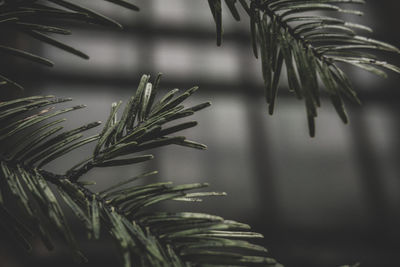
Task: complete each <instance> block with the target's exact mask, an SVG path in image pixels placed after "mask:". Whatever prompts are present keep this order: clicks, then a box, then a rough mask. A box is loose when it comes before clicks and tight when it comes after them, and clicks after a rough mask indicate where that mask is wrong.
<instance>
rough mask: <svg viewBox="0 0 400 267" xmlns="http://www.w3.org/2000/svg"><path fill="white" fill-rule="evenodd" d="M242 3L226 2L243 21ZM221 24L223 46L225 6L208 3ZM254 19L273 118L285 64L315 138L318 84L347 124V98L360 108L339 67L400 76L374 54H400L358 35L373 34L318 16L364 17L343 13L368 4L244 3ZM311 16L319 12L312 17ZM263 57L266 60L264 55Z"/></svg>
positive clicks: (313, 0)
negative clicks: (222, 22) (338, 14)
mask: <svg viewBox="0 0 400 267" xmlns="http://www.w3.org/2000/svg"><path fill="white" fill-rule="evenodd" d="M236 2H237V1H236V0H234V1H226V4H227V6H228V9H229V10H230V11H231V13H232V15H233V17H234V18H235V19H236V20H239V16H238V12H237V9H236V4H237V3H236ZM209 3H210V7H211V12H212V14H213V17H214V20H215V22H216V24H217V43H218V45H220V44H221V43H220V40H222V37H221V35H222V26H221V15H222V9H221V7H220V3H221V1H220V0H219V1H217V0H209ZM239 3H240V5H241V6H242V8H243V9H244V10H245V11H246V13H247V15H248V16H249V17H250V31H251V40H252V46H253V52H254V55H255V57H256V58H258V57H259V56H260V57H261V66H262V75H263V79H264V85H265V97H266V102H267V104H268V105H269V113H270V114H271V115H272V114H273V112H274V107H275V99H276V95H277V90H278V85H279V79H280V75H281V72H282V67H283V63H285V64H284V65H285V66H286V71H287V77H288V84H289V89H290V91H291V92H293V93H294V94H295V95H296V97H297V98H299V99H304V102H305V105H306V111H307V118H308V124H309V129H310V135H311V136H314V135H315V122H314V120H315V118H316V117H317V108H318V107H320V105H321V102H320V96H319V83H320V82H319V81H321V82H322V84H323V85H324V88H325V90H326V92H327V94H328V96H329V97H330V99H331V102H332V104H333V106H334V108H335V109H336V111H337V113H338V114H339V116H340V118H341V119H342V121H343V122H344V123H347V122H348V118H347V115H346V112H345V109H344V103H343V96H347V97H348V98H349V99H350V100H352V101H354V102H356V103H360V100H359V99H358V97H357V95H356V93H355V92H354V90H353V87H352V85H351V83H350V81H349V79H348V78H347V75H346V74H345V73H344V72H343V71H342V70H341V69H340V67H339V66H338V65H337V63H347V64H351V65H353V66H356V67H358V68H361V69H364V70H367V71H369V72H372V73H374V74H376V75H379V76H383V77H386V73H385V72H384V70H382V68H383V69H388V70H391V71H394V72H397V73H400V68H399V67H397V66H394V65H392V64H389V63H387V62H384V61H382V60H379V59H378V58H377V57H376V56H375V55H374V54H371V52H377V51H386V52H392V53H396V54H398V53H399V52H400V50H399V49H398V48H396V47H394V46H392V45H390V44H387V43H385V42H381V41H377V40H374V39H371V38H367V37H364V36H361V35H359V33H358V32H371V31H372V30H371V29H370V28H369V27H367V26H364V25H360V24H356V23H350V22H346V21H344V20H341V19H338V18H335V17H331V16H322V15H319V14H314V13H315V12H327V13H328V14H331V13H332V12H336V13H346V14H354V15H358V16H360V15H362V12H360V11H357V10H348V9H344V8H343V7H342V6H345V5H347V4H364V3H365V1H364V0H304V1H298V0H240V1H239ZM310 12H314V13H311V14H310ZM259 53H260V54H261V55H259Z"/></svg>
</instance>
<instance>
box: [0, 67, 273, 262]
mask: <svg viewBox="0 0 400 267" xmlns="http://www.w3.org/2000/svg"><path fill="white" fill-rule="evenodd" d="M149 79H150V77H149V76H148V75H143V77H142V79H141V81H140V84H139V86H138V88H137V90H136V93H135V94H134V95H133V96H132V97H131V98H130V99H129V101H128V103H127V104H126V106H125V108H124V110H123V111H122V115H121V117H120V118H118V114H120V113H119V112H118V111H119V109H120V107H121V102H118V103H113V104H112V107H111V111H110V115H109V118H108V119H107V121H106V123H105V125H104V128H103V130H101V131H100V132H99V133H98V134H96V135H93V136H89V137H84V135H83V133H84V132H86V131H87V130H89V129H92V128H96V127H98V126H99V125H100V122H93V123H89V124H86V125H83V126H81V127H78V128H76V129H72V130H69V131H64V132H61V133H58V132H60V131H61V130H62V126H60V125H59V124H61V123H62V122H63V121H64V119H54V117H56V116H58V115H61V114H64V113H66V112H71V111H75V110H78V109H80V108H83V107H84V106H82V105H79V106H75V107H72V108H66V109H63V110H56V111H54V109H55V108H54V107H49V106H53V105H56V104H58V103H60V102H65V101H70V99H57V98H54V97H53V96H34V97H27V98H21V99H16V100H12V101H8V102H3V103H0V126H1V130H0V145H1V146H2V147H4V148H5V149H4V150H3V151H2V152H1V153H0V154H1V155H0V156H1V158H0V212H1V214H2V215H4V216H2V219H1V221H0V222H1V226H2V227H3V228H4V229H5V230H7V231H11V232H13V233H15V237H16V239H17V240H18V241H20V243H21V244H22V246H23V247H25V248H26V249H28V250H30V248H31V245H30V242H29V241H30V239H31V238H32V236H33V235H36V234H37V235H39V236H40V237H41V239H42V241H43V243H44V244H45V245H46V247H47V248H48V249H50V250H51V249H53V247H54V245H53V242H52V237H53V236H54V234H55V233H53V231H51V227H47V226H48V225H51V226H52V227H53V228H54V229H56V233H58V235H60V236H61V237H63V239H64V240H65V242H66V243H67V244H68V245H69V246H70V247H71V251H72V253H73V255H74V258H75V259H76V260H77V261H79V262H85V261H87V259H86V258H85V256H84V255H83V253H82V252H81V251H80V249H79V244H78V243H77V241H76V240H75V235H74V233H73V232H72V230H71V228H70V226H69V223H68V218H66V216H65V215H64V210H63V208H61V207H62V205H61V203H65V204H66V206H67V207H68V208H69V209H71V210H72V212H73V214H74V215H75V216H76V218H77V219H78V220H79V221H80V223H81V224H82V227H84V228H85V229H86V233H87V237H88V238H89V239H94V240H97V239H100V238H101V237H102V236H103V235H104V234H105V233H106V232H108V233H109V234H110V235H111V236H112V238H113V239H114V241H115V243H116V245H117V247H118V249H119V258H120V261H121V264H122V266H126V267H129V266H191V265H205V264H212V265H219V266H232V265H244V266H249V265H260V266H280V265H279V264H278V263H277V262H276V261H275V260H274V259H272V258H270V257H268V256H267V254H266V253H267V251H266V249H265V248H263V247H261V246H258V245H255V244H252V243H251V242H249V241H246V239H253V238H262V235H260V234H258V233H253V232H250V231H249V230H250V227H249V226H248V225H246V224H242V223H238V222H235V221H230V220H224V219H223V218H221V217H218V216H213V215H208V214H201V213H190V212H175V213H174V212H166V211H162V212H151V213H148V212H146V208H147V207H149V206H152V205H154V204H157V203H160V202H164V201H167V200H170V201H171V200H172V201H190V202H198V201H201V200H202V198H203V197H209V196H222V195H224V193H219V192H207V191H206V192H205V191H197V190H201V189H203V188H205V187H207V186H208V184H205V183H194V184H186V185H172V183H169V182H160V183H145V184H144V185H134V182H135V181H137V180H138V179H148V178H147V177H149V176H151V175H153V174H155V173H156V172H148V173H144V174H141V175H139V176H136V177H132V178H130V179H127V180H125V181H124V182H122V183H118V184H115V185H113V186H110V187H109V188H106V189H105V190H103V191H101V192H94V191H92V190H91V189H90V188H89V185H85V184H84V183H82V182H80V178H81V177H82V176H84V175H85V174H86V173H87V172H88V171H90V170H91V169H93V168H103V167H112V166H120V165H131V164H135V163H139V162H143V161H147V160H150V159H152V158H153V156H152V155H137V153H138V152H142V151H146V150H148V149H153V148H156V147H160V146H166V145H171V144H176V145H182V146H190V147H193V148H197V149H205V148H206V146H205V145H202V144H199V143H196V142H194V141H188V140H187V139H186V138H185V137H181V136H171V134H175V133H177V132H180V131H182V130H184V129H188V128H191V127H194V126H196V125H197V123H196V122H194V121H193V122H183V123H179V124H175V125H172V126H171V123H173V122H174V121H175V120H177V119H180V118H184V117H187V116H191V115H193V114H194V113H195V112H196V111H199V110H201V109H203V108H206V107H208V106H209V105H210V103H209V102H206V103H203V104H200V105H196V106H193V107H190V108H185V107H184V106H183V104H182V103H183V101H184V100H185V99H186V98H188V97H190V96H191V95H192V94H193V93H194V92H195V91H196V90H197V87H193V88H191V89H188V90H186V91H185V92H183V93H181V94H177V93H178V90H172V91H170V92H169V93H167V94H166V95H165V96H164V97H162V98H160V99H158V98H157V97H156V94H157V91H158V84H159V80H160V75H159V76H158V77H157V78H156V82H155V83H154V85H153V83H151V82H150V80H149ZM32 113H33V115H31V114H32ZM166 123H168V126H165V124H166ZM57 133H58V134H57ZM17 134H18V135H19V138H18V137H16V135H17ZM91 142H95V144H96V145H95V147H94V150H93V155H92V156H91V157H90V158H88V159H85V160H83V161H81V162H80V163H77V164H76V165H75V166H73V167H72V168H70V169H69V170H68V171H67V172H66V173H64V174H56V173H52V172H49V171H47V170H46V169H45V166H46V165H47V164H48V163H51V162H53V161H54V160H56V159H60V158H62V157H63V156H64V155H66V154H67V153H69V152H71V151H74V150H75V149H77V148H79V147H81V146H84V145H86V144H88V143H91ZM51 184H52V185H54V186H55V188H56V190H54V189H53V187H51V186H50V185H51ZM193 190H196V191H197V192H192V191H193ZM10 201H16V202H17V204H18V209H16V210H13V211H12V212H11V211H10V209H9V206H10Z"/></svg>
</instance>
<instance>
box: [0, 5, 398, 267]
mask: <svg viewBox="0 0 400 267" xmlns="http://www.w3.org/2000/svg"><path fill="white" fill-rule="evenodd" d="M83 2H84V3H85V4H86V5H87V6H91V7H93V8H94V9H96V10H97V11H101V12H103V13H105V14H107V15H109V16H110V17H113V18H115V19H117V20H118V21H120V22H121V23H122V24H123V25H124V26H125V30H124V31H115V30H114V29H108V28H100V27H93V26H85V25H84V26H82V25H79V27H74V26H73V27H71V29H72V30H73V35H72V37H66V38H65V39H61V40H64V41H65V42H67V43H68V44H71V45H73V46H75V47H77V48H79V49H81V50H82V51H84V52H86V53H88V54H89V55H90V57H91V60H89V61H84V60H82V59H79V58H76V57H74V56H71V55H69V54H67V53H65V52H63V51H60V50H58V49H56V48H53V47H50V46H48V45H44V44H41V43H39V42H36V41H33V40H31V39H29V38H27V37H25V36H22V35H21V36H16V37H14V36H12V37H4V40H5V41H7V42H13V43H16V45H17V47H19V48H25V49H27V50H29V51H32V52H37V53H40V54H41V55H43V56H45V57H48V58H50V59H52V60H53V61H54V62H55V63H56V67H55V68H54V69H51V70H49V69H46V68H42V67H39V66H37V65H35V64H30V63H29V62H26V61H23V60H15V59H14V58H5V59H3V60H2V62H1V63H0V70H1V72H2V73H6V74H8V75H9V76H10V77H12V78H14V79H15V80H17V81H19V82H20V83H22V84H23V85H24V86H25V88H26V89H25V92H24V93H17V92H10V91H7V92H6V94H8V96H9V97H16V96H21V95H35V94H55V95H57V96H59V97H64V96H65V97H72V98H73V99H74V103H73V104H81V103H83V104H86V105H87V106H88V108H86V110H84V111H82V112H81V111H78V112H79V113H78V112H77V113H71V114H69V115H66V116H65V117H67V118H69V122H68V124H67V126H68V127H71V128H72V127H76V126H79V125H81V124H82V123H85V122H90V121H97V120H103V121H104V120H105V119H106V118H107V115H108V112H109V107H110V104H111V102H113V101H118V100H126V99H127V98H128V97H129V96H130V95H131V94H133V92H134V90H135V88H136V86H137V84H138V81H139V79H140V76H141V74H144V73H146V74H151V75H152V76H153V77H155V75H156V74H157V72H162V73H163V74H164V76H163V79H162V83H161V87H162V88H165V89H172V88H181V89H188V88H190V87H192V86H193V85H199V86H200V90H199V91H198V93H196V95H195V96H194V97H192V98H191V99H189V101H188V104H197V103H200V102H204V101H212V103H213V105H212V107H211V108H208V109H207V110H204V111H201V112H199V113H198V114H196V115H195V118H194V119H196V120H197V121H198V122H199V126H198V127H196V128H194V129H191V130H186V131H185V132H184V134H185V135H186V136H187V137H189V138H190V139H192V140H196V141H199V142H202V143H205V144H207V145H208V147H209V149H208V150H207V151H196V150H192V149H188V148H182V147H166V148H163V149H158V150H156V151H154V153H155V156H156V159H155V160H153V161H152V162H151V163H149V164H142V165H136V166H133V167H130V168H127V167H124V168H112V169H102V170H99V171H94V172H91V173H89V175H88V177H87V179H88V180H91V179H95V180H96V181H97V182H98V185H97V186H98V188H104V187H105V186H107V185H108V184H110V182H112V183H114V182H115V181H117V180H118V179H123V178H128V177H130V176H132V175H133V174H137V173H141V172H143V171H144V170H153V169H154V170H159V172H160V174H159V175H158V176H157V177H155V178H153V181H154V180H157V179H158V180H171V181H173V182H175V183H191V182H209V183H210V184H211V189H212V190H214V191H225V192H227V193H228V196H227V197H224V198H213V199H209V200H206V201H204V202H203V203H201V204H195V205H193V204H190V205H189V204H180V205H177V204H174V203H170V204H165V205H164V206H163V207H162V208H168V209H179V210H181V209H182V210H183V209H184V210H197V211H204V212H209V213H213V214H218V215H221V216H224V217H226V218H229V219H234V220H239V221H242V222H246V223H249V224H250V225H252V226H253V229H254V230H255V231H258V232H261V233H262V234H264V236H265V239H264V240H262V241H261V243H262V244H263V245H264V246H266V247H267V248H268V249H269V251H270V252H271V256H273V257H275V258H276V259H278V260H279V261H280V262H281V263H283V264H284V265H286V266H308V267H317V266H318V267H320V266H339V265H342V264H351V263H355V262H360V263H362V265H361V266H363V267H364V266H365V267H369V266H400V259H399V253H400V227H399V226H400V205H399V204H400V175H399V174H400V119H399V118H400V106H399V100H400V88H399V86H398V84H399V83H400V76H399V75H396V74H393V73H389V78H388V79H386V80H384V79H381V78H379V77H375V76H373V75H370V74H369V73H367V72H362V71H358V70H355V69H353V68H349V69H347V71H348V72H349V76H351V77H352V78H353V81H354V85H355V87H356V89H357V91H358V93H359V96H360V98H361V100H362V102H363V105H362V106H357V105H355V104H352V103H347V110H348V113H349V117H350V121H351V122H350V125H343V124H342V122H341V121H340V119H339V117H338V116H337V115H336V113H335V111H334V109H333V108H332V107H331V105H330V103H329V101H326V100H324V101H323V104H322V109H320V115H319V117H318V119H317V136H316V137H315V138H310V137H309V136H308V130H307V122H306V116H305V108H304V105H303V102H302V101H298V100H296V99H295V98H294V97H293V95H290V94H289V93H288V92H287V88H286V84H285V82H283V83H282V85H281V89H280V92H279V96H278V101H277V109H276V114H275V115H274V116H272V117H271V116H269V115H267V109H266V105H265V103H264V100H263V85H262V80H261V67H260V64H261V63H260V61H257V60H256V59H255V58H254V57H253V55H252V51H251V45H250V36H249V23H248V21H247V20H246V19H245V18H246V16H242V18H243V20H242V21H241V22H235V21H234V20H233V18H232V17H231V16H230V14H229V13H228V12H225V13H224V16H223V24H224V42H223V45H222V47H217V46H216V41H215V25H214V21H213V19H212V16H211V12H210V11H209V8H208V3H207V1H205V0H168V1H166V0H151V1H150V0H148V1H133V2H137V4H138V5H139V6H140V7H141V11H140V12H138V13H135V12H130V11H126V10H123V9H121V8H118V7H116V6H114V5H112V4H107V3H104V2H103V1H83ZM94 2H96V3H94ZM399 8H400V4H399V3H398V1H395V0H385V1H369V2H368V4H367V5H366V6H365V7H362V10H363V11H365V13H366V15H365V16H364V17H362V18H354V17H349V18H348V19H351V20H352V21H357V22H362V23H364V24H366V25H368V26H371V27H372V28H374V29H375V33H374V34H373V35H372V36H373V37H374V38H376V39H380V40H384V41H387V42H389V43H391V44H394V45H396V46H398V47H399V46H400V34H399V31H398V27H399V22H400V19H399V17H398V10H399ZM224 10H227V9H226V8H225V9H224ZM2 38H3V37H2ZM383 56H384V57H386V58H387V59H388V60H390V61H391V62H393V63H397V64H400V56H393V55H389V56H388V55H383ZM10 63H12V64H10ZM85 153H87V151H85V150H82V151H80V152H79V153H75V154H73V155H70V156H69V157H68V158H65V159H64V160H63V161H60V162H58V163H57V164H54V165H53V166H51V169H52V170H59V171H61V170H63V169H65V168H66V165H68V166H72V165H73V163H74V162H76V159H77V157H82V158H83V154H85ZM194 206H195V207H194ZM78 229H79V227H78V225H77V231H79V230H78ZM10 240H11V239H10V238H9V237H7V236H4V238H3V237H0V266H6V267H9V266H12V267H19V266H43V267H44V266H54V265H57V266H75V264H74V263H72V261H71V259H70V254H68V250H67V248H64V247H62V246H61V247H60V248H58V249H56V251H55V252H52V253H47V252H45V251H44V249H43V248H42V247H41V245H39V244H38V245H37V246H35V249H34V251H33V254H32V255H26V254H24V253H23V252H21V251H20V250H19V248H18V247H17V246H16V245H14V243H13V242H11V241H10ZM107 241H108V240H107V239H105V240H104V242H103V243H94V242H88V241H84V239H82V242H83V249H84V251H85V252H86V253H87V255H88V257H89V259H90V262H89V264H88V265H86V266H110V265H111V264H113V262H115V258H114V253H113V252H114V251H113V247H112V246H110V245H109V244H108V243H107ZM60 259H62V260H61V261H60ZM60 262H62V263H60Z"/></svg>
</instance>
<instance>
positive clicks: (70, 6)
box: [0, 0, 139, 89]
mask: <svg viewBox="0 0 400 267" xmlns="http://www.w3.org/2000/svg"><path fill="white" fill-rule="evenodd" d="M103 1H107V2H110V3H113V4H116V5H119V6H121V7H123V8H128V9H130V10H133V11H139V8H138V7H137V6H136V5H134V4H132V3H131V2H129V1H126V0H103ZM59 22H78V23H90V24H95V25H100V26H108V27H116V28H122V25H121V24H119V23H118V22H116V21H114V20H113V19H111V18H109V17H107V16H104V15H102V14H100V13H98V12H96V11H94V10H91V9H89V8H86V7H84V6H81V5H78V4H75V3H73V2H70V1H68V0H46V1H36V0H21V1H2V2H1V3H0V33H2V34H8V35H9V33H10V32H20V33H23V34H26V35H28V36H30V37H32V38H34V39H37V40H39V41H41V42H43V43H47V44H49V45H52V46H54V47H57V48H59V49H61V50H64V51H66V52H68V53H70V54H72V55H75V56H78V57H80V58H83V59H89V56H88V55H87V54H86V53H84V52H82V51H80V50H78V49H76V48H74V47H71V46H70V45H68V44H66V43H64V42H61V41H58V40H57V39H55V38H53V37H51V36H50V35H49V34H61V35H69V34H71V32H70V31H69V30H67V29H63V28H60V27H57V26H54V25H56V24H57V23H59ZM0 53H2V54H9V55H13V56H16V57H21V58H24V59H26V60H30V61H33V62H36V63H39V64H42V65H44V66H47V67H52V66H53V65H54V64H53V62H52V61H50V60H49V59H47V58H43V57H41V56H38V55H35V54H32V53H29V52H27V51H23V50H19V49H17V48H14V47H9V46H3V45H1V44H0ZM0 82H1V83H5V84H8V85H10V86H12V87H16V88H18V89H22V88H23V87H22V86H21V85H19V84H18V83H17V82H15V81H12V80H11V79H10V78H8V77H4V76H3V75H0Z"/></svg>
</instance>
